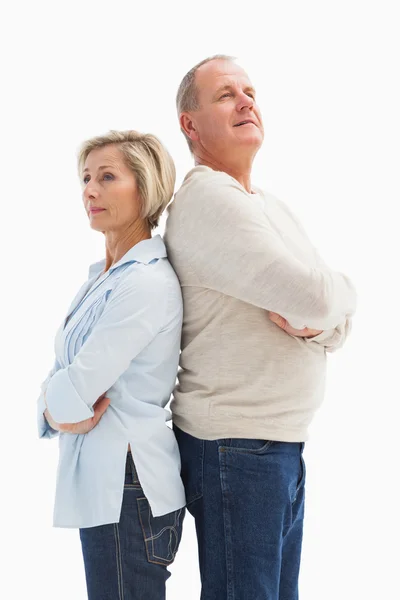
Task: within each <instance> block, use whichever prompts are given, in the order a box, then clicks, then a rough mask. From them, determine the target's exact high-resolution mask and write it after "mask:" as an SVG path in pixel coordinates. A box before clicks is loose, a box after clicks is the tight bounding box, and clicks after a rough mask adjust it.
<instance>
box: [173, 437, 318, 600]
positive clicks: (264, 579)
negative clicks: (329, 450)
mask: <svg viewBox="0 0 400 600" xmlns="http://www.w3.org/2000/svg"><path fill="white" fill-rule="evenodd" d="M174 431H175V435H176V438H177V440H178V444H179V449H180V452H181V459H182V479H183V482H184V484H185V488H186V498H187V508H188V510H189V512H190V513H191V514H192V515H193V516H194V518H195V522H196V531H197V538H198V546H199V563H200V575H201V583H202V592H201V600H297V599H298V576H299V568H300V555H301V544H302V534H303V517H304V483H305V475H306V472H305V464H304V460H303V449H304V443H288V442H272V441H265V440H256V439H234V438H233V439H222V440H215V441H207V440H200V439H197V438H195V437H192V436H191V435H189V434H187V433H184V432H183V431H182V430H180V429H179V428H178V427H176V426H175V427H174Z"/></svg>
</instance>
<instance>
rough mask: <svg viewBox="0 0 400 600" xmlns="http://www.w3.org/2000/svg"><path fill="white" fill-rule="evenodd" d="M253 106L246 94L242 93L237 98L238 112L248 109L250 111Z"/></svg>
mask: <svg viewBox="0 0 400 600" xmlns="http://www.w3.org/2000/svg"><path fill="white" fill-rule="evenodd" d="M253 106H254V100H253V98H252V97H251V96H248V95H247V94H245V93H244V92H242V93H241V94H240V96H239V101H238V104H237V109H238V110H239V111H241V110H243V108H250V109H252V108H253Z"/></svg>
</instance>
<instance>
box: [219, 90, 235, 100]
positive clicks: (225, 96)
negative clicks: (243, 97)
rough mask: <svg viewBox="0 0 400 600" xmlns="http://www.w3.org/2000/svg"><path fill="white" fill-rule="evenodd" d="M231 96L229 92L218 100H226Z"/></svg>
mask: <svg viewBox="0 0 400 600" xmlns="http://www.w3.org/2000/svg"><path fill="white" fill-rule="evenodd" d="M231 95H232V94H230V93H229V92H227V93H226V94H224V95H223V96H221V98H220V100H222V98H227V97H228V96H231Z"/></svg>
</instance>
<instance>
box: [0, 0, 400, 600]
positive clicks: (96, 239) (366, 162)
mask: <svg viewBox="0 0 400 600" xmlns="http://www.w3.org/2000/svg"><path fill="white" fill-rule="evenodd" d="M396 4H397V3H396V2H388V1H384V0H381V1H380V2H370V1H368V0H363V1H357V0H345V1H344V0H336V1H335V2H333V1H331V2H328V1H324V0H315V1H311V0H302V1H301V2H294V1H293V2H289V1H286V0H280V1H279V2H278V1H264V2H259V3H254V2H252V3H251V2H233V1H232V2H229V3H228V2H223V1H219V2H218V1H217V0H214V1H213V2H201V1H199V2H196V3H190V2H173V1H171V2H164V3H161V2H160V3H159V4H157V3H154V2H134V1H133V0H131V1H129V2H122V1H117V0H114V1H113V2H111V3H109V2H104V1H102V0H97V2H94V1H92V2H85V1H80V2H75V3H72V6H71V4H70V3H66V2H65V3H63V4H62V3H60V2H44V1H42V0H38V1H36V2H30V3H28V2H19V3H13V4H12V7H11V6H8V7H7V8H6V9H5V12H4V8H3V12H2V16H1V36H0V39H1V42H0V43H1V61H2V69H1V81H2V83H3V85H2V88H3V91H2V94H1V104H2V107H1V114H0V119H1V132H2V139H1V142H2V143H1V144H0V152H1V164H2V178H1V196H2V198H1V200H2V202H1V208H2V219H1V223H2V232H1V259H2V269H1V274H2V287H1V292H2V293H1V298H2V300H1V302H2V311H1V315H2V319H1V321H2V326H1V331H2V360H1V368H2V383H3V385H2V388H3V394H2V395H3V410H2V413H1V416H2V427H1V438H0V443H1V452H0V459H1V496H0V502H1V516H2V527H1V536H0V539H1V547H2V553H1V578H0V597H1V598H4V599H7V600H8V599H14V598H15V599H20V598H33V597H35V598H36V597H38V598H41V599H42V600H47V599H50V598H58V599H60V600H61V599H70V598H74V599H76V600H81V599H82V600H83V599H84V598H85V597H86V596H85V581H84V572H83V565H82V559H81V555H80V544H79V540H78V533H77V532H76V531H74V530H72V531H71V530H57V529H53V528H52V526H51V521H52V510H53V494H54V483H55V472H56V464H57V442H56V441H53V442H48V441H39V440H38V439H37V437H36V422H35V414H36V412H35V411H36V398H37V396H38V393H39V385H40V383H41V381H42V380H43V379H44V378H45V376H46V375H47V372H48V370H49V369H50V367H51V366H52V362H53V338H54V333H55V331H56V329H57V327H58V325H59V322H60V320H61V319H62V318H63V316H64V311H65V310H66V308H67V306H68V305H69V303H70V301H71V299H72V296H73V295H75V293H76V290H77V288H78V286H80V285H81V283H82V282H83V281H84V280H85V278H86V275H87V267H88V265H89V264H90V263H91V262H93V261H95V260H98V259H100V258H102V257H103V240H102V237H101V234H97V233H94V232H92V231H91V230H90V229H89V226H88V223H87V219H86V217H85V214H84V212H83V208H82V204H81V199H80V187H79V182H78V177H77V174H76V161H75V158H76V150H77V147H78V145H79V144H80V143H81V141H83V140H84V139H86V138H87V137H90V136H93V135H97V134H100V133H104V132H106V131H108V130H109V129H111V128H113V129H129V128H131V129H138V130H140V131H149V132H152V133H155V134H156V135H158V136H159V137H160V138H161V140H162V141H163V142H164V143H165V144H166V145H167V147H168V148H169V150H170V152H171V153H172V155H173V157H174V158H175V161H176V166H177V173H178V177H177V187H178V186H179V184H180V183H181V181H182V178H183V176H184V174H185V172H186V171H187V170H189V169H190V168H191V166H192V163H191V157H190V155H189V152H188V150H187V147H186V143H185V141H184V139H183V137H182V135H181V133H180V132H179V128H178V123H177V120H176V115H175V108H174V98H175V93H176V89H177V87H178V85H179V82H180V80H181V78H182V77H183V75H184V74H185V73H186V72H187V71H188V70H189V69H190V68H191V67H192V66H193V65H194V64H195V63H197V62H198V61H200V60H202V59H203V58H205V57H207V56H210V55H212V54H215V53H226V54H232V55H234V56H236V57H238V58H239V59H240V60H239V62H240V64H242V65H243V66H244V67H245V68H246V69H247V71H248V73H249V75H250V77H251V79H252V81H253V83H254V85H255V87H256V89H257V91H258V101H259V104H260V106H261V109H262V112H263V115H264V120H265V129H266V138H265V143H264V146H263V149H262V150H261V151H260V153H259V155H258V157H257V159H256V163H255V166H254V178H253V180H254V183H255V184H257V185H259V186H261V187H263V188H264V189H266V190H268V191H270V192H272V193H273V194H275V195H277V196H278V197H280V198H281V199H282V200H284V201H286V202H287V203H288V204H289V205H290V206H291V207H292V209H293V210H294V211H295V212H296V213H297V214H298V215H299V217H300V218H301V220H302V221H303V224H304V225H305V227H306V229H307V230H308V232H309V234H310V236H311V238H312V240H313V242H314V243H315V245H316V246H317V247H318V248H319V250H320V252H321V254H322V256H323V257H324V259H325V260H326V261H327V262H328V264H330V266H331V267H332V268H334V269H338V270H343V271H345V272H346V273H347V274H348V275H350V276H351V277H352V279H353V280H354V282H355V284H356V287H357V289H358V292H359V298H360V301H359V309H358V312H357V315H356V318H355V320H354V328H353V332H352V334H351V338H350V339H349V340H348V342H347V344H346V347H345V348H344V349H342V350H340V351H339V352H337V353H336V354H334V355H331V356H329V372H328V387H327V393H326V399H325V402H324V405H323V407H322V409H321V410H320V412H319V413H318V415H317V416H316V418H315V420H314V422H313V425H312V428H311V431H310V434H311V439H310V441H309V442H308V444H307V446H306V450H305V458H306V462H307V467H308V473H307V478H308V483H307V502H308V504H307V509H306V520H305V532H304V546H303V561H302V571H301V579H300V592H301V593H300V597H301V599H302V600H337V599H339V598H340V600H356V599H359V598H360V599H361V598H362V599H363V600H369V599H371V600H372V599H374V600H375V599H377V598H379V599H392V598H399V597H400V585H399V579H398V563H399V558H400V556H399V550H398V548H399V546H398V539H399V535H400V529H399V518H398V498H399V483H398V480H399V475H398V474H399V467H398V462H399V443H398V438H399V435H398V432H399V425H398V419H397V418H396V416H395V415H396V414H398V410H397V409H398V403H399V400H400V397H399V396H400V394H399V384H398V382H399V377H398V372H399V320H398V300H399V295H398V291H397V290H398V274H399V267H398V263H399V259H400V249H399V227H398V220H397V217H398V214H399V210H398V205H399V183H398V180H399V134H400V121H399V106H400V94H399V60H398V57H399V55H400V54H399V53H400V44H399V29H400V22H399V18H398V14H397V8H396ZM397 6H398V5H397ZM4 209H5V210H4ZM162 231H163V227H161V228H160V232H161V233H162ZM172 571H173V577H172V578H171V579H170V581H169V583H168V599H169V600H195V599H197V598H199V577H198V568H197V556H196V543H195V534H194V527H193V522H192V519H191V517H190V516H188V517H187V518H186V521H185V528H184V536H183V541H182V544H181V548H180V551H179V553H178V556H177V560H176V562H175V564H174V565H173V568H172ZM110 600H112V599H110ZM221 600H223V599H221ZM249 600H251V599H250V598H249Z"/></svg>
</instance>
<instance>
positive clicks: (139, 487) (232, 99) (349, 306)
mask: <svg viewBox="0 0 400 600" xmlns="http://www.w3.org/2000/svg"><path fill="white" fill-rule="evenodd" d="M177 109H178V114H179V121H180V126H181V130H182V132H183V134H184V135H185V137H186V139H187V142H188V144H189V147H190V150H191V152H192V154H193V157H194V160H195V165H196V166H195V167H194V168H193V169H192V170H191V171H190V172H189V173H188V174H187V176H186V178H185V180H184V182H183V184H182V186H181V188H180V190H179V191H178V192H177V193H176V195H175V198H174V201H173V202H172V204H171V206H170V207H169V209H168V210H169V215H168V219H167V225H166V232H165V236H164V238H165V239H164V241H163V240H162V238H161V237H160V236H159V235H156V236H154V237H152V229H153V228H155V227H156V226H157V224H158V221H159V217H160V215H161V214H162V212H163V211H164V209H165V208H166V206H167V205H168V203H169V201H170V199H171V197H172V195H173V191H174V184H175V169H174V164H173V161H172V159H171V157H170V155H169V154H168V152H167V151H166V149H165V148H164V147H163V145H162V144H161V143H160V142H159V140H158V139H157V138H156V137H155V136H153V135H150V134H148V135H144V134H140V133H137V132H135V131H125V132H115V131H114V132H111V133H109V134H108V135H105V136H101V137H97V138H94V139H91V140H89V141H87V142H85V143H84V144H83V146H82V148H81V151H80V154H79V161H78V162H79V174H80V177H81V181H82V188H83V202H84V206H85V210H86V212H87V215H88V218H89V222H90V226H91V227H92V229H94V230H96V231H99V232H102V233H103V234H104V236H105V247H106V256H105V259H103V260H102V261H100V262H99V263H96V264H94V265H92V266H91V267H90V270H89V278H88V280H87V281H86V282H85V283H84V285H83V286H82V288H81V289H80V290H79V291H78V293H77V295H76V297H75V298H74V300H73V302H72V304H71V306H70V308H69V310H68V313H67V315H66V318H65V320H64V321H63V323H62V324H61V326H60V328H59V330H58V332H57V335H56V339H55V354H56V360H55V364H54V367H53V369H52V370H51V372H50V373H49V376H48V377H47V379H46V380H45V382H44V383H43V384H42V393H41V396H40V398H39V402H38V419H39V431H40V435H41V436H42V437H53V436H55V435H59V444H60V462H59V469H58V476H57V491H56V502H55V513H54V524H55V526H58V527H73V528H79V530H80V538H81V544H82V551H83V557H84V564H85V572H86V581H87V589H88V597H89V599H90V600H103V599H104V600H114V599H115V600H117V599H124V600H139V599H140V600H161V599H163V598H165V582H166V580H167V578H168V577H169V571H168V566H169V565H170V564H171V563H172V562H173V560H174V558H175V555H176V553H177V551H178V547H179V543H180V539H181V534H182V522H183V518H184V511H185V506H186V507H187V509H188V510H189V512H190V513H191V514H192V515H193V516H194V518H195V522H196V531H197V538H198V546H199V563H200V573H201V582H202V592H201V598H202V599H203V600H295V599H296V598H298V575H299V566H300V555H301V544H302V529H303V515H304V484H305V464H304V460H303V449H304V442H305V441H306V439H307V435H308V434H307V429H308V426H309V424H310V422H311V420H312V417H313V415H314V413H315V411H316V410H317V408H318V407H319V406H320V404H321V401H322V398H323V394H324V382H325V370H326V352H327V351H330V352H332V351H334V350H335V349H337V348H339V347H340V346H341V345H342V344H343V343H344V341H345V339H346V337H347V335H348V333H349V331H350V327H351V316H352V315H353V313H354V311H355V305H356V296H355V292H354V288H353V286H352V284H351V282H350V280H349V279H348V278H347V277H346V276H345V275H343V274H342V273H339V272H335V271H332V270H331V269H330V268H329V267H328V266H327V265H326V264H325V263H324V262H323V261H322V259H321V258H320V256H319V255H318V253H317V251H316V249H315V248H314V247H313V245H312V244H311V242H310V241H309V239H308V237H307V235H306V233H305V231H304V230H303V228H302V226H301V224H300V223H299V221H298V220H297V218H296V217H295V215H293V213H292V212H291V211H290V209H289V208H288V207H287V206H286V205H285V204H284V203H282V202H281V201H279V200H278V199H276V198H275V197H273V196H271V195H270V194H266V193H264V192H263V191H262V190H260V189H258V188H255V187H254V186H253V185H252V183H251V168H252V163H253V160H254V157H255V155H256V153H257V151H258V149H259V148H260V146H261V144H262V142H263V137H264V133H263V124H262V118H261V113H260V110H259V108H258V106H257V103H256V98H255V90H254V88H253V86H252V84H251V82H250V81H249V78H248V76H247V75H246V73H245V71H243V69H242V68H240V67H239V66H238V65H237V64H236V63H235V62H234V60H233V59H231V58H230V57H226V56H218V57H212V58H210V59H206V60H205V61H202V62H201V63H199V64H198V65H196V66H195V67H194V68H193V69H192V70H191V71H189V73H187V75H185V77H184V78H183V80H182V82H181V85H180V87H179V90H178V95H177ZM164 242H165V243H164ZM178 363H179V366H180V368H179V372H178V384H177V385H176V386H175V381H176V376H177V371H178ZM174 386H175V388H174ZM172 391H173V400H172V403H171V409H172V413H173V429H171V428H170V427H168V425H167V423H166V421H168V420H169V412H168V411H166V410H165V406H166V405H167V403H168V401H169V399H170V395H171V392H172Z"/></svg>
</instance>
